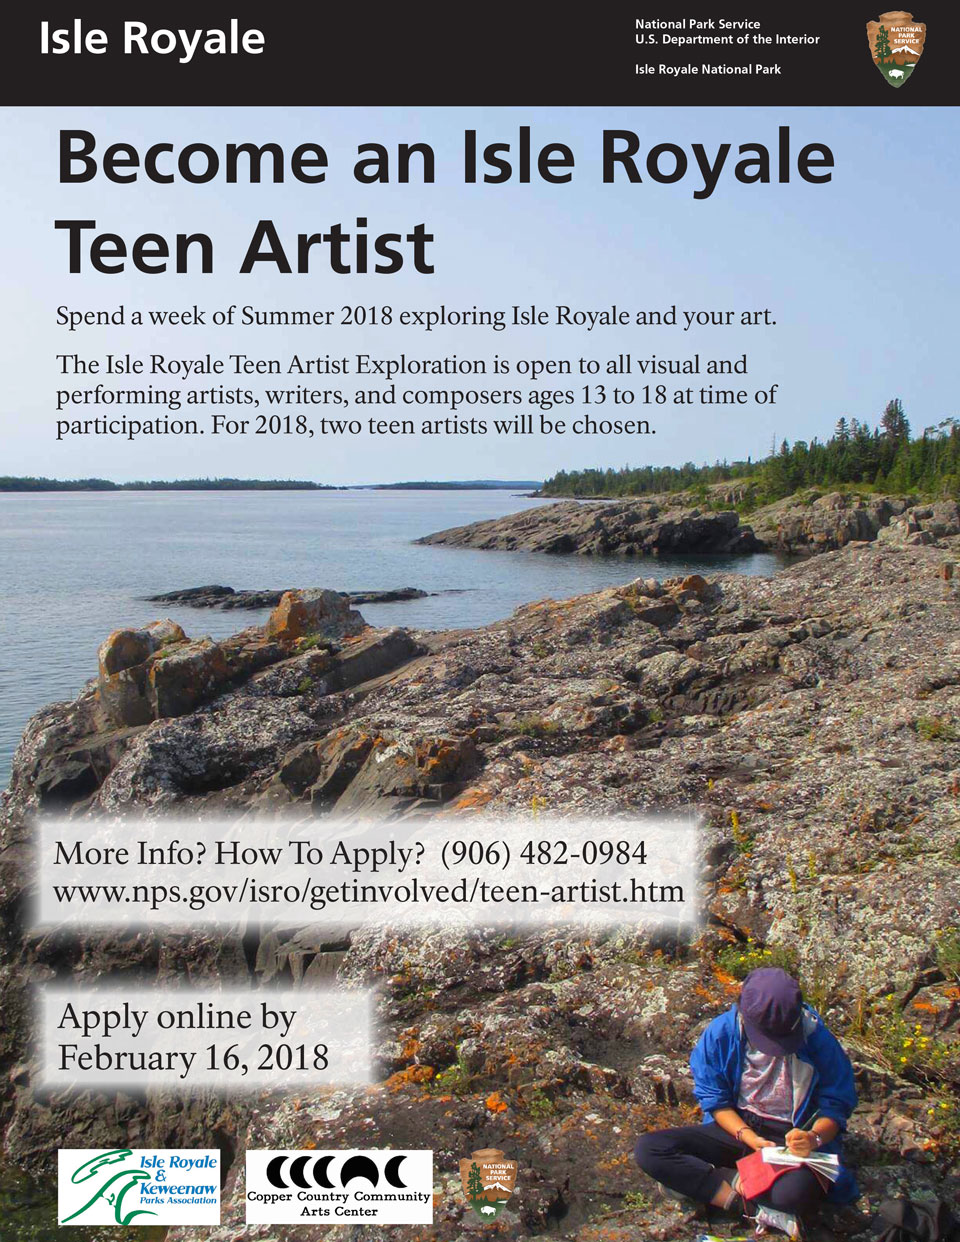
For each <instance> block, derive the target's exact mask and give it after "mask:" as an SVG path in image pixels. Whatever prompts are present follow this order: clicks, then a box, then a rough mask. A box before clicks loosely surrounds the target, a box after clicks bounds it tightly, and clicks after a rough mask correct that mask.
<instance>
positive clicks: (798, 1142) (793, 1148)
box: [783, 1116, 840, 1156]
mask: <svg viewBox="0 0 960 1242" xmlns="http://www.w3.org/2000/svg"><path fill="white" fill-rule="evenodd" d="M839 1128H840V1127H839V1126H838V1125H837V1123H836V1122H835V1121H834V1120H833V1119H832V1118H830V1117H819V1116H816V1117H814V1119H813V1122H812V1124H811V1126H810V1129H809V1130H788V1131H787V1133H786V1135H785V1137H784V1140H783V1141H784V1143H785V1144H786V1148H787V1151H789V1152H792V1154H793V1155H794V1156H810V1155H812V1154H813V1153H814V1152H815V1151H818V1150H819V1149H820V1148H821V1147H822V1146H823V1144H824V1143H829V1142H830V1140H831V1139H834V1138H836V1136H837V1132H838V1130H839Z"/></svg>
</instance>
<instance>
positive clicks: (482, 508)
mask: <svg viewBox="0 0 960 1242" xmlns="http://www.w3.org/2000/svg"><path fill="white" fill-rule="evenodd" d="M543 503H545V502H543V501H537V500H529V499H525V498H523V497H519V496H518V495H517V494H516V493H511V492H505V491H480V490H478V491H463V492H373V491H330V492H119V493H109V492H107V493H104V492H99V493H98V492H81V493H64V492H57V493H46V494H38V495H22V494H11V493H7V494H3V495H0V593H2V594H0V598H2V600H3V608H2V610H0V787H3V786H5V785H6V782H7V780H8V777H9V771H10V759H11V756H12V754H13V750H14V747H15V746H16V744H17V741H18V740H19V737H20V734H21V732H22V730H23V726H24V724H25V723H26V721H27V719H28V717H29V716H30V715H32V713H33V712H35V711H36V710H37V709H38V708H40V707H42V706H43V705H44V704H46V703H49V702H52V701H53V700H56V699H66V698H72V697H73V696H74V695H75V694H76V693H77V691H78V690H79V689H80V688H81V686H82V685H83V684H84V682H85V681H86V680H87V679H88V678H90V677H92V676H94V675H95V673H96V653H97V647H98V646H99V644H100V642H101V641H102V640H103V639H104V638H105V637H106V635H107V634H108V633H109V632H110V631H111V630H113V629H116V628H118V627H119V626H128V625H132V626H136V625H142V624H144V623H146V622H148V621H152V620H153V619H154V618H155V617H156V616H157V615H158V614H160V613H162V615H165V616H170V617H172V618H173V619H174V620H175V621H179V622H180V624H181V625H182V626H183V628H184V629H185V630H186V632H187V633H188V634H189V635H191V636H195V635H202V634H210V635H212V636H213V637H215V638H216V637H223V636H225V635H227V634H230V633H233V632H234V631H235V630H238V629H241V628H243V627H244V626H246V625H252V624H254V623H258V622H262V621H263V620H264V618H265V617H266V615H267V614H266V612H241V611H233V612H218V611H210V610H206V609H203V610H198V609H191V608H172V607H169V606H164V605H157V604H148V603H146V602H145V600H144V599H143V597H144V596H146V595H156V594H159V593H160V592H162V591H172V590H175V589H177V588H182V587H189V586H200V585H204V584H207V583H222V584H224V585H227V586H232V587H238V588H257V587H259V588H273V589H279V588H284V587H295V586H297V587H313V586H321V587H332V588H334V589H336V590H341V591H359V590H368V589H383V588H388V587H399V586H413V587H420V588H422V589H423V590H425V591H436V592H442V593H441V594H437V595H433V596H430V597H428V598H426V599H421V600H414V601H411V602H408V603H398V604H377V605H365V606H364V607H363V608H362V612H363V614H364V616H365V617H366V619H367V620H368V621H369V622H371V623H372V624H375V625H408V626H411V627H415V628H425V629H448V628H459V627H467V626H478V625H485V624H487V623H488V622H490V621H495V620H498V619H500V618H502V617H506V616H508V615H509V614H510V613H511V612H512V611H513V610H514V609H515V608H516V607H517V606H518V605H520V604H524V603H528V602H529V601H531V600H535V599H543V598H544V597H546V596H552V597H553V598H556V599H562V598H565V597H567V596H570V595H576V594H578V593H580V592H584V591H590V590H595V589H597V588H599V587H602V586H607V585H610V584H613V583H619V582H627V581H629V580H630V579H632V578H635V577H637V576H654V577H668V576H669V575H671V574H675V573H679V572H693V571H701V572H708V573H709V572H717V571H718V570H720V569H727V570H740V571H741V572H744V573H748V574H769V573H771V572H773V570H774V569H775V568H776V567H777V564H778V561H777V559H776V558H775V557H774V556H772V555H763V554H761V555H756V556H747V557H716V556H714V557H708V556H700V557H685V558H681V559H671V560H666V559H649V560H637V559H633V560H625V559H617V558H609V559H598V558H595V557H578V556H561V557H554V556H546V555H543V554H540V553H518V552H479V551H474V550H465V549H452V548H436V547H429V546H418V545H417V544H415V543H414V542H413V541H414V540H415V539H416V538H418V537H419V536H421V535H426V534H429V533H430V532H431V531H435V530H441V529H443V528H445V527H448V526H459V525H462V524H464V523H466V522H473V521H477V520H478V519H481V518H490V517H499V516H502V515H503V514H506V513H514V512H516V511H518V510H519V509H523V508H526V507H529V506H531V505H537V504H543Z"/></svg>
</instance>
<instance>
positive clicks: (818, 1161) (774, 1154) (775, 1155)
mask: <svg viewBox="0 0 960 1242" xmlns="http://www.w3.org/2000/svg"><path fill="white" fill-rule="evenodd" d="M760 1152H761V1155H762V1156H763V1159H764V1161H765V1163H767V1164H779V1165H781V1166H784V1167H789V1168H800V1166H801V1165H805V1166H806V1167H807V1168H808V1169H811V1170H812V1171H813V1172H814V1173H817V1174H819V1175H820V1176H821V1177H825V1178H827V1179H828V1181H831V1182H835V1181H836V1180H837V1178H838V1177H839V1176H840V1157H839V1156H835V1155H833V1154H832V1153H830V1152H822V1151H816V1152H813V1153H812V1154H811V1155H809V1156H796V1155H794V1153H793V1152H792V1151H790V1150H789V1148H786V1147H762V1148H761V1149H760Z"/></svg>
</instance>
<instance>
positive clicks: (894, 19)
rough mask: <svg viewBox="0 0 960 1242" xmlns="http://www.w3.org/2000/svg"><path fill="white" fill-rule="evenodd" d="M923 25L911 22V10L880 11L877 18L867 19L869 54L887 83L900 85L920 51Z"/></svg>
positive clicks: (910, 71) (924, 27) (924, 32)
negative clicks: (868, 20) (873, 19)
mask: <svg viewBox="0 0 960 1242" xmlns="http://www.w3.org/2000/svg"><path fill="white" fill-rule="evenodd" d="M926 37H927V27H926V25H925V24H924V23H923V22H915V21H914V20H913V14H912V13H905V12H904V11H903V10H902V9H896V10H894V11H893V12H891V13H881V14H880V19H879V21H875V22H867V43H868V44H869V46H870V55H871V56H872V57H873V63H874V64H875V65H876V66H877V68H878V69H879V70H880V72H881V73H882V74H883V76H884V78H885V79H886V80H887V81H888V82H889V83H890V85H891V86H903V84H904V82H906V81H907V79H908V78H909V77H910V75H911V74H912V73H913V69H914V66H915V65H916V63H917V61H918V60H919V59H920V56H921V54H922V52H923V41H924V39H925V38H926Z"/></svg>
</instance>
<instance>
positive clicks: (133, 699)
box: [97, 620, 187, 728]
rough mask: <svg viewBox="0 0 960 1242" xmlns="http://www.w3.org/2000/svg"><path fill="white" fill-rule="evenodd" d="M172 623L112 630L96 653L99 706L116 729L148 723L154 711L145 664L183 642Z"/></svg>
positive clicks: (179, 629)
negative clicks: (157, 654)
mask: <svg viewBox="0 0 960 1242" xmlns="http://www.w3.org/2000/svg"><path fill="white" fill-rule="evenodd" d="M186 641H187V636H186V634H185V633H184V632H183V630H182V629H181V628H180V626H179V625H177V623H176V622H175V621H170V620H165V621H153V622H151V624H150V625H147V626H144V628H143V629H139V630H129V629H128V630H114V631H113V633H112V634H111V635H110V636H109V637H108V638H107V639H105V641H104V642H103V643H101V645H100V650H99V651H98V652H97V660H98V666H99V675H98V679H97V681H98V687H99V691H100V703H101V706H102V707H103V710H104V712H105V714H106V717H107V719H108V720H109V722H110V723H111V724H113V725H115V726H116V727H117V728H126V727H132V726H136V725H142V724H147V722H148V721H150V720H152V719H153V718H154V712H153V709H152V708H151V705H150V702H149V700H148V698H147V693H146V688H147V661H148V660H149V659H150V658H151V656H153V655H154V654H156V652H158V651H162V650H165V649H166V648H168V647H173V646H176V645H177V644H180V643H185V642H186Z"/></svg>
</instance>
